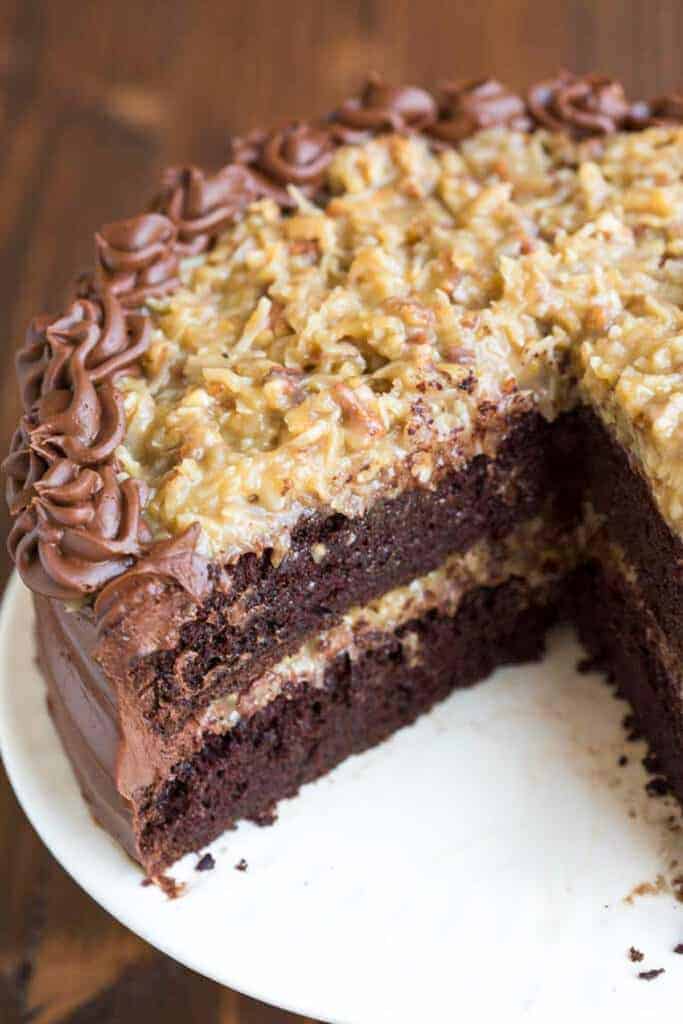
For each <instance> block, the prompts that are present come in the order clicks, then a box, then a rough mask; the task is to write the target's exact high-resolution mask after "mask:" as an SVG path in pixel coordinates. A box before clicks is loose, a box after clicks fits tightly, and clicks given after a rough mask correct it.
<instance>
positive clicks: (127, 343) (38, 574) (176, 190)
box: [4, 71, 683, 617]
mask: <svg viewBox="0 0 683 1024" xmlns="http://www.w3.org/2000/svg"><path fill="white" fill-rule="evenodd" d="M681 123H683V94H680V93H673V94H671V95H668V96H663V97H660V98H657V99H654V100H651V101H640V102H636V103H632V102H629V101H628V100H627V99H626V96H625V94H624V90H623V88H622V86H621V85H620V83H619V82H617V81H615V80H614V79H611V78H607V77H605V76H602V75H596V74H588V75H575V74H572V73H571V72H568V71H561V72H560V73H559V74H558V75H557V76H556V77H555V78H552V79H549V80H545V81H542V82H538V83H537V84H536V85H534V86H532V88H531V89H530V90H529V92H528V94H527V102H526V104H525V103H524V102H523V101H522V99H521V98H520V97H519V96H517V95H515V94H514V93H512V92H510V91H509V90H508V89H507V88H506V87H505V86H504V85H502V84H501V83H500V82H497V81H495V80H493V79H485V80H482V81H476V82H466V83H455V84H448V85H445V86H444V87H443V88H442V90H441V93H440V97H439V103H438V104H437V102H436V100H435V99H434V98H433V96H432V95H431V94H430V93H429V92H427V91H426V90H425V89H421V88H418V87H417V86H393V85H389V84H387V83H386V82H384V81H383V80H382V79H380V78H379V77H377V76H371V77H370V78H369V80H368V81H367V83H366V85H365V87H364V89H363V90H362V92H361V93H360V95H359V96H356V97H353V98H351V99H349V100H347V101H346V102H345V103H343V104H342V105H341V107H339V109H338V110H337V111H335V113H333V114H332V115H331V117H330V118H329V119H328V120H327V121H325V122H321V123H318V122H310V123H309V122H303V121H296V122H293V123H290V124H288V125H286V126H285V127H284V128H281V129H279V130H277V131H274V132H271V133H270V134H265V133H257V134H254V135H249V136H247V137H246V138H242V139H235V140H233V142H232V145H231V157H230V162H228V163H227V164H226V166H224V167H223V168H222V169H221V170H219V171H218V172H217V173H215V174H212V175H211V174H206V173H205V172H204V171H202V170H200V169H199V168H197V167H193V166H189V167H181V168H172V169H171V170H169V171H168V172H167V173H166V174H165V176H164V179H163V183H162V185H163V187H162V191H161V193H160V194H159V195H158V196H157V198H156V199H155V200H154V201H153V203H152V206H151V209H150V211H148V212H147V213H143V214H141V215H139V216H137V217H132V218H129V219H127V220H121V221H117V222H115V223H112V224H107V225H105V226H104V227H103V228H102V229H101V230H100V231H99V232H98V233H97V234H96V235H95V251H96V265H95V270H94V272H93V273H92V274H88V275H86V276H85V277H82V278H81V279H80V281H79V282H78V284H77V287H76V292H75V298H74V300H73V301H72V302H71V303H70V305H69V307H68V309H67V311H66V312H65V313H64V314H63V315H61V316H58V317H49V316H42V317H38V318H37V319H36V320H34V321H33V323H32V324H31V326H30V327H29V330H28V332H27V335H26V339H25V342H24V345H23V347H22V348H21V349H20V351H19V353H18V355H17V360H16V363H17V374H18V378H19V387H20V391H21V399H22V404H23V415H22V419H21V422H20V424H19V427H18V429H17V430H16V432H15V434H14V437H13V439H12V444H11V449H10V453H9V456H8V458H7V459H6V460H5V463H4V470H5V474H6V478H7V486H6V492H7V501H8V504H9V507H10V511H11V514H12V516H13V517H14V519H15V521H14V525H13V527H12V530H11V533H10V537H9V549H10V553H11V555H12V557H13V559H14V560H15V562H16V564H17V567H18V569H19V572H20V573H21V576H22V577H23V579H24V580H25V582H26V583H27V584H28V586H29V587H31V588H32V589H33V590H35V591H37V592H38V593H40V594H45V595H48V596H50V597H57V598H60V599H69V598H77V597H80V596H82V595H83V594H88V593H92V592H95V591H98V590H100V589H101V588H102V587H103V586H104V585H105V584H108V586H107V587H106V588H105V590H104V591H103V592H102V594H101V595H100V598H99V600H98V602H97V610H98V614H100V615H101V616H103V617H111V616H112V615H114V614H116V612H115V609H117V608H118V609H121V608H122V607H124V605H125V599H126V595H128V597H130V595H131V593H132V592H133V591H135V593H136V594H138V593H139V591H140V589H141V588H142V589H143V591H144V589H145V588H148V587H150V586H158V585H160V586H167V585H168V584H169V583H170V584H173V585H179V587H180V588H182V590H183V592H184V593H186V594H187V595H189V596H190V597H191V598H193V599H199V598H200V597H201V596H202V595H203V594H204V593H205V592H206V589H207V587H208V569H207V564H206V562H205V560H204V559H203V558H202V557H201V556H200V555H199V554H198V553H197V550H196V549H197V541H198V537H199V527H198V526H196V525H195V526H193V527H190V529H189V530H187V531H186V532H185V533H184V534H182V535H181V536H180V537H177V538H174V539H171V540H164V541H158V542H157V543H156V544H151V541H150V536H149V531H148V529H147V527H146V526H145V523H144V520H143V517H142V508H143V505H144V501H145V497H146V495H145V491H144V487H143V486H142V485H141V484H140V483H138V482H136V481H133V480H125V479H121V478H120V474H119V473H118V472H117V465H116V448H117V446H118V445H119V444H120V442H121V440H122V438H123V436H124V432H125V416H124V410H123V402H122V398H121V395H120V393H119V391H118V389H117V387H116V380H117V377H118V376H119V375H120V374H122V373H128V374H130V373H135V372H137V371H138V369H139V360H140V357H141V356H142V355H143V353H144V352H145V350H146V349H147V347H148V345H149V341H150V334H151V325H150V319H149V313H148V311H147V310H146V309H145V308H144V303H145V302H146V300H147V299H149V298H151V297H153V296H159V295H163V294H166V293H167V292H170V291H172V290H173V289H174V288H176V287H177V285H178V283H179V264H180V260H181V259H182V258H183V257H186V256H190V255H195V254H197V253H201V252H204V251H206V250H207V249H209V248H210V247H211V246H212V245H213V244H214V243H215V241H216V238H217V237H218V236H219V235H220V233H221V232H222V231H224V230H225V229H226V228H227V227H228V225H229V224H230V223H231V222H232V221H233V220H234V219H235V218H236V217H238V216H239V215H240V214H241V212H242V211H243V210H244V208H245V207H246V206H247V205H248V204H249V203H250V202H252V201H254V200H256V199H259V198H263V197H265V196H270V197H271V198H274V199H275V200H276V201H277V202H278V203H280V204H281V205H282V206H283V207H289V206H291V205H292V203H293V200H292V197H291V196H290V194H289V192H288V190H287V186H288V185H290V184H291V185H296V186H297V188H299V189H301V190H302V191H303V192H304V193H305V194H306V195H308V196H315V195H316V194H318V193H319V192H320V189H321V186H322V184H323V180H324V176H325V171H326V169H327V166H328V164H329V162H330V160H331V158H332V155H333V153H334V150H335V148H336V147H338V146H340V145H345V144H348V143H356V142H361V141H364V140H366V139H368V138H370V137H371V136H372V135H374V134H379V133H386V132H401V133H408V132H423V133H424V134H425V135H426V136H427V137H428V138H430V139H432V140H433V143H434V145H437V146H438V145H444V144H449V143H450V144H456V143H458V142H460V141H461V140H462V139H464V138H466V137H467V136H468V135H471V134H472V133H473V132H476V131H478V130H480V129H483V128H490V127H492V126H497V125H500V126H504V127H506V128H510V129H514V130H520V131H526V130H529V129H531V128H532V127H533V126H534V125H536V126H541V127H544V128H548V129H550V130H552V131H565V132H569V133H570V134H572V135H574V136H575V137H578V138H583V137H585V136H590V135H604V134H606V133H608V132H613V131H617V130H630V129H639V128H645V127H648V126H651V125H669V124H671V125H674V124H681ZM112 581H114V582H112Z"/></svg>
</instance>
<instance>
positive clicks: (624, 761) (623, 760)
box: [617, 754, 628, 768]
mask: <svg viewBox="0 0 683 1024" xmlns="http://www.w3.org/2000/svg"><path fill="white" fill-rule="evenodd" d="M617 764H618V765H619V767H620V768H623V767H624V765H625V764H628V758H627V756H626V754H622V755H621V757H620V758H619V760H618V761H617Z"/></svg>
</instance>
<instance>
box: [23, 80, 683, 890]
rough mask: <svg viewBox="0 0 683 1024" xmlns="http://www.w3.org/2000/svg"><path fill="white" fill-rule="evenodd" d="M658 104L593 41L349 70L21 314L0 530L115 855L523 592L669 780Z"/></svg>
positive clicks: (455, 670)
mask: <svg viewBox="0 0 683 1024" xmlns="http://www.w3.org/2000/svg"><path fill="white" fill-rule="evenodd" d="M682 122H683V100H681V98H680V97H677V96H672V97H665V98H663V99H658V100H654V101H651V102H644V101H637V102H632V101H629V100H628V99H627V97H626V96H625V94H624V92H623V89H622V88H621V87H620V86H619V85H618V83H615V82H613V81H611V80H609V79H605V78H602V77H600V76H595V75H589V76H584V77H578V76H574V75H570V74H568V73H563V74H561V75H560V76H558V77H557V78H556V79H554V80H551V81H547V82H542V83H539V84H538V85H536V86H534V87H532V89H530V90H529V93H528V95H527V97H526V98H522V97H519V96H516V95H515V94H513V93H511V92H509V91H508V90H507V89H505V88H504V87H503V86H502V85H500V84H499V83H497V82H493V81H486V82H479V83H473V84H472V83H470V84H464V85H462V84H461V85H449V86H446V87H445V88H444V89H443V90H442V92H441V93H440V94H439V95H438V96H437V97H434V96H432V95H431V94H430V93H428V92H426V91H424V90H422V89H417V88H412V87H411V88H401V89H398V88H390V87H388V86H386V85H384V84H383V83H381V82H379V81H377V80H373V81H371V82H370V83H369V84H368V85H367V87H366V88H365V90H364V92H363V93H362V94H361V95H360V96H358V97H356V98H354V99H352V100H349V101H347V102H346V103H345V104H343V105H342V107H340V109H339V110H338V111H336V112H335V114H333V115H332V116H331V117H330V118H329V119H327V120H325V121H324V122H321V123H315V124H313V123H302V122H296V123H293V124H290V125H287V126H286V127H285V128H283V129H281V130H279V131H276V132H273V133H271V134H269V135H265V134H255V135H253V136H249V137H247V138H245V139H237V140H234V141H233V143H232V145H231V159H230V162H229V163H228V164H227V165H226V166H225V167H224V168H222V169H221V170H220V171H218V172H217V173H216V174H215V175H211V176H209V175H206V174H204V173H203V172H201V171H200V170H198V169H197V168H194V167H188V168H182V169H174V170H172V171H170V172H169V173H168V175H167V176H166V178H165V181H164V186H163V189H162V191H161V193H160V195H159V196H158V197H157V198H156V199H155V200H154V202H153V203H152V204H151V206H150V208H149V211H148V212H147V213H145V214H142V215H140V216H138V217H134V218H131V219H129V220H126V221H121V222H117V223H115V224H109V225H107V226H106V227H104V228H103V229H102V230H101V231H100V232H99V233H98V234H97V235H96V266H95V269H94V271H93V272H92V273H91V274H88V275H86V276H84V277H81V278H80V279H79V280H78V281H77V282H76V284H75V286H74V292H73V296H72V299H71V301H70V304H69V306H68V308H67V310H66V312H65V313H64V314H63V315H60V316H57V317H41V318H39V319H37V320H36V321H34V323H33V324H32V325H31V328H30V329H29V332H28V336H27V339H26V342H25V344H24V346H23V348H21V349H20V351H19V354H18V357H17V366H18V375H19V382H20V388H21V394H22V400H23V405H24V415H23V417H22V420H21V423H20V425H19V427H18V430H17V432H16V435H15V438H14V440H13V443H12V450H11V453H10V455H9V457H8V459H7V460H6V463H5V470H6V476H7V493H8V501H9V505H10V509H11V511H12V514H13V516H14V517H15V518H14V525H13V529H12V532H11V535H10V539H9V544H10V551H11V553H12V556H13V558H14V560H15V562H16V565H17V568H18V570H19V572H20V574H21V576H22V578H23V579H24V581H25V582H26V584H27V585H28V586H29V587H30V588H31V589H32V590H33V591H34V594H35V605H36V613H37V624H38V646H39V658H40V664H41V667H42V670H43V673H44V676H45V679H46V682H47V688H48V700H49V706H50V709H51V712H52V715H53V717H54V720H55V723H56V726H57V728H58V730H59V733H60V735H61V737H62V740H63V742H64V746H65V748H66V750H67V752H68V754H69V756H70V758H71V760H72V762H73V765H74V769H75V771H76V773H77V775H78V778H79V782H80V785H81V788H82V790H83V793H84V795H85V797H86V799H87V800H88V801H89V802H90V805H91V807H92V809H93V812H94V814H95V816H96V818H97V819H98V820H99V821H100V822H101V823H102V824H103V825H105V826H106V827H107V828H108V829H110V831H111V832H112V833H113V834H114V835H116V836H117V838H118V839H119V840H120V841H121V842H122V843H123V845H124V846H125V847H126V849H127V850H128V851H129V852H130V853H131V854H132V855H133V856H134V857H136V858H137V859H138V860H139V861H140V862H141V863H142V864H143V865H144V867H145V869H146V870H147V871H148V872H149V873H150V874H157V873H159V872H160V871H162V870H163V868H164V867H165V866H167V865H168V864H169V863H171V862H172V861H173V860H175V859H176V858H177V857H178V856H180V855H181V854H183V853H185V852H187V851H188V850H193V849H198V848H199V847H201V846H202V845H204V844H205V843H206V842H208V841H209V840H211V839H212V838H214V837H215V836H216V835H218V834H219V833H220V832H221V831H222V830H223V829H225V828H227V827H230V826H232V825H233V824H234V823H235V822H236V821H237V820H239V819H240V818H244V817H248V818H251V819H255V820H257V821H260V822H267V821H270V820H272V818H273V813H274V808H275V805H276V803H277V801H278V800H279V799H281V798H283V797H285V796H292V795H294V794H295V793H296V792H297V790H298V789H299V787H300V786H301V785H302V784H303V783H305V782H307V781H309V780H312V779H314V778H316V777H318V776H319V775H321V774H322V773H324V772H326V771H328V770H329V769H331V768H332V767H333V766H334V765H336V764H338V763H339V762H340V761H341V760H342V759H344V758H345V757H347V756H348V755H350V754H352V753H354V752H357V751H360V750H363V749H365V748H367V747H368V746H371V745H372V744H375V743H377V742H379V741H380V740H382V739H384V738H385V737H387V736H388V735H389V734H391V733H392V732H393V731H394V730H395V729H397V728H398V727H400V726H402V725H405V724H407V723H409V722H411V721H412V720H413V719H414V718H415V717H416V716H417V715H418V714H419V713H421V712H422V711H425V710H427V709H428V708H429V707H430V706H431V705H432V704H433V703H434V702H435V701H437V700H439V699H441V698H442V697H444V696H446V695H447V694H448V693H450V692H451V691H452V690H453V689H455V688H458V687H464V686H467V685H470V684H472V683H474V682H475V681H477V680H479V679H482V678H483V677H485V676H486V675H487V674H488V673H490V672H491V671H492V670H493V669H494V668H495V667H496V666H497V665H501V664H504V663H510V662H520V661H524V660H528V659H533V658H537V657H539V656H541V654H542V652H543V645H544V636H545V633H546V631H547V629H548V628H549V626H550V625H551V624H552V623H554V622H555V621H557V619H558V618H563V619H566V620H569V621H570V622H573V623H574V624H575V625H576V627H577V630H578V633H579V636H580V638H581V640H582V641H583V643H584V645H585V646H586V649H587V651H588V653H589V654H590V656H591V657H592V658H594V659H595V660H596V661H598V662H599V663H600V664H601V665H602V666H603V667H604V668H605V671H606V672H607V673H609V674H610V676H611V677H612V678H614V679H615V680H616V681H617V683H618V685H619V687H620V689H621V691H622V693H623V694H624V695H625V696H627V697H628V698H629V700H630V701H631V703H632V705H633V709H634V712H635V715H636V716H637V719H638V722H639V725H640V727H641V728H642V730H643V731H644V733H645V735H646V736H647V738H648V739H649V741H650V744H651V746H652V749H653V751H654V753H655V754H656V755H657V758H658V761H659V764H660V766H661V771H662V773H663V774H664V775H666V777H667V779H668V782H669V784H670V785H671V787H672V788H673V790H674V791H675V792H676V793H677V794H678V795H679V797H682V798H683V706H682V692H683V691H682V681H681V670H680V658H681V653H682V650H683V639H682V633H681V630H680V628H679V627H680V622H681V615H682V612H683V605H682V604H681V597H682V591H683V579H682V578H681V570H680V566H681V564H682V562H681V559H682V557H683V546H682V544H681V531H682V530H683V463H682V462H681V458H680V454H679V448H680V447H681V441H680V439H679V438H680V436H681V428H680V426H679V419H680V418H681V417H683V314H682V313H681V306H682V304H683V178H682V175H683V127H681V123H682ZM549 685H550V683H549Z"/></svg>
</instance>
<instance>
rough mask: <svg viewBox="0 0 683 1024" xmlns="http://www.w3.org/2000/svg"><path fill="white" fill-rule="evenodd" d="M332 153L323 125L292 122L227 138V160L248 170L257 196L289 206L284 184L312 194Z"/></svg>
mask: <svg viewBox="0 0 683 1024" xmlns="http://www.w3.org/2000/svg"><path fill="white" fill-rule="evenodd" d="M333 152H334V139H333V138H332V135H331V133H330V131H329V127H328V126H327V125H322V124H316V123H314V122H308V121H293V122H291V124H287V125H285V126H284V127H283V128H281V129H279V130H277V131H273V132H271V133H270V134H266V133H265V132H254V133H252V134H251V135H247V136H245V137H243V138H242V137H237V138H235V139H233V140H231V144H230V155H231V159H232V160H234V161H235V162H236V163H237V164H240V165H241V166H244V167H247V168H249V169H250V171H251V174H252V177H253V180H254V181H255V182H256V183H257V188H258V190H259V194H260V195H261V196H269V197H271V198H273V199H275V200H276V201H277V202H280V203H281V204H282V205H283V206H291V205H292V199H291V197H290V195H289V193H288V191H287V185H296V186H297V188H299V189H300V190H301V191H302V192H303V193H304V194H305V195H309V196H310V195H314V194H315V193H316V192H317V191H318V189H319V188H320V186H321V185H322V181H323V178H324V176H325V171H326V170H327V165H328V164H329V162H330V160H331V159H332V154H333Z"/></svg>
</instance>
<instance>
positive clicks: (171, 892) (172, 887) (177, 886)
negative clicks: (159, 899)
mask: <svg viewBox="0 0 683 1024" xmlns="http://www.w3.org/2000/svg"><path fill="white" fill-rule="evenodd" d="M151 881H152V882H154V884H155V885H158V886H159V888H160V889H161V891H162V892H163V893H165V895H166V896H168V898H169V900H177V899H178V897H179V896H182V894H183V892H184V891H185V885H184V883H183V882H176V880H175V878H171V876H170V875H154V876H153V877H152V879H151Z"/></svg>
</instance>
